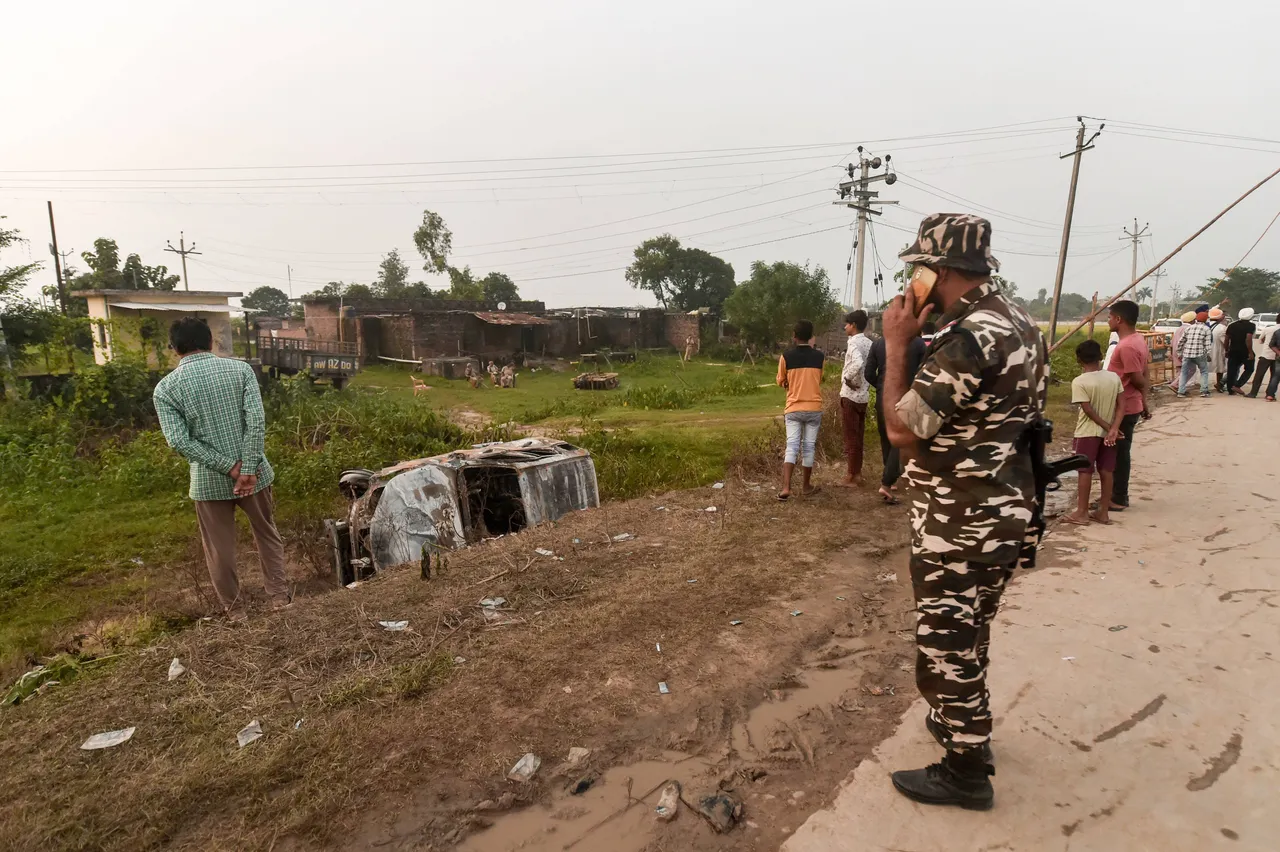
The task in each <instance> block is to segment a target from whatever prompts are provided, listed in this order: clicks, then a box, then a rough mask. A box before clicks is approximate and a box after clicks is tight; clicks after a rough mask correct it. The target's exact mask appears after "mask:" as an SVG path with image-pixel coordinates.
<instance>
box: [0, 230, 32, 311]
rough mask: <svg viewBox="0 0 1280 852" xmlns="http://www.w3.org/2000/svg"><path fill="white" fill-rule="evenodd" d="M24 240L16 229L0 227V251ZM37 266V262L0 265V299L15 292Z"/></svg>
mask: <svg viewBox="0 0 1280 852" xmlns="http://www.w3.org/2000/svg"><path fill="white" fill-rule="evenodd" d="M5 218H7V217H5V216H0V219H5ZM24 242H26V240H24V239H23V238H22V236H21V235H20V234H19V233H18V231H17V230H16V229H7V228H0V252H3V251H4V250H5V249H7V248H11V247H13V246H16V245H18V244H20V243H24ZM39 268H40V264H39V263H23V264H19V265H18V266H7V267H6V266H0V299H3V298H4V297H5V296H6V295H7V294H9V293H12V292H16V291H17V290H18V288H20V287H21V286H22V285H23V284H25V283H26V281H27V278H29V277H30V276H31V273H33V272H35V271H36V270H37V269H39Z"/></svg>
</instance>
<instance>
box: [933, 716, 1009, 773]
mask: <svg viewBox="0 0 1280 852" xmlns="http://www.w3.org/2000/svg"><path fill="white" fill-rule="evenodd" d="M924 727H925V729H926V730H927V731H928V732H929V734H930V735H931V736H932V737H933V738H934V739H935V740H937V741H938V745H940V746H942V747H943V748H950V745H949V744H948V742H947V732H946V730H945V729H944V728H943V727H942V725H940V724H938V723H937V722H936V721H934V718H933V714H932V713H926V714H925V717H924ZM977 751H978V755H979V756H980V757H981V758H982V762H983V763H990V764H992V765H994V764H995V762H996V758H995V755H994V754H993V753H992V752H991V743H990V742H985V743H983V744H982V747H981V748H979V749H978V750H977Z"/></svg>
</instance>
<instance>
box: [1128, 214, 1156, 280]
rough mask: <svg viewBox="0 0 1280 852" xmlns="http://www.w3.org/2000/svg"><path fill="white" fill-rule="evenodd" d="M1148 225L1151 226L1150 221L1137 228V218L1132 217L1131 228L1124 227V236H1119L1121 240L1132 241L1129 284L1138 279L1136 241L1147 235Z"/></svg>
mask: <svg viewBox="0 0 1280 852" xmlns="http://www.w3.org/2000/svg"><path fill="white" fill-rule="evenodd" d="M1150 227H1151V223H1150V222H1148V223H1147V224H1145V225H1143V226H1142V228H1141V230H1139V228H1138V220H1137V219H1134V220H1133V230H1132V231H1130V230H1129V229H1128V228H1125V229H1124V236H1123V237H1121V238H1120V239H1121V240H1131V241H1132V242H1133V272H1132V273H1130V275H1129V283H1130V284H1132V283H1133V282H1134V281H1137V280H1138V243H1139V242H1140V241H1141V240H1142V238H1143V237H1145V236H1149V229H1150Z"/></svg>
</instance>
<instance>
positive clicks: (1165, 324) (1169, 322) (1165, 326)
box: [1151, 317, 1182, 332]
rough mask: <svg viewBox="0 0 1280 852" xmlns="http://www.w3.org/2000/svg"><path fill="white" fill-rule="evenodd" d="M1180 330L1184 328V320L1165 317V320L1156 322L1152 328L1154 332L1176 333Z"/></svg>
mask: <svg viewBox="0 0 1280 852" xmlns="http://www.w3.org/2000/svg"><path fill="white" fill-rule="evenodd" d="M1180 328H1182V320H1180V319H1178V318H1177V317H1165V318H1164V319H1158V320H1156V322H1155V325H1153V326H1151V330H1152V331H1167V332H1175V331H1177V330H1178V329H1180Z"/></svg>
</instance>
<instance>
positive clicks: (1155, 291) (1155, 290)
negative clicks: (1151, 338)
mask: <svg viewBox="0 0 1280 852" xmlns="http://www.w3.org/2000/svg"><path fill="white" fill-rule="evenodd" d="M1168 274H1169V273H1167V272H1165V271H1164V267H1163V266H1162V267H1160V268H1159V269H1157V270H1156V271H1155V272H1153V273H1151V277H1152V278H1154V279H1156V280H1155V283H1154V284H1152V285H1151V324H1152V325H1155V322H1156V305H1157V304H1158V303H1157V302H1156V299H1157V298H1158V297H1159V295H1160V279H1161V278H1163V277H1165V276H1166V275H1168ZM1133 277H1134V278H1137V277H1138V274H1137V273H1136V272H1135V273H1134V274H1133Z"/></svg>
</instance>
